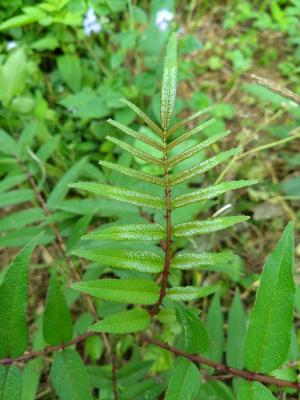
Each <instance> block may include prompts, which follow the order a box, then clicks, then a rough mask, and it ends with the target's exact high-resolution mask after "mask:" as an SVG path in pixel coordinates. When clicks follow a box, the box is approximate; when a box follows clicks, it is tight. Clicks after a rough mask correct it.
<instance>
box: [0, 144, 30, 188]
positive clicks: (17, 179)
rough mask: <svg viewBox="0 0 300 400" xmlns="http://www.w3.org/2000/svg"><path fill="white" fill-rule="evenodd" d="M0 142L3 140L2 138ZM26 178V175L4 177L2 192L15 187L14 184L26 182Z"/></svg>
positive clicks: (0, 186)
mask: <svg viewBox="0 0 300 400" xmlns="http://www.w3.org/2000/svg"><path fill="white" fill-rule="evenodd" d="M0 144H1V145H2V143H1V140H0ZM25 180H26V176H25V175H23V174H22V175H21V174H20V175H8V176H7V177H6V178H4V179H3V178H2V181H1V182H0V193H2V192H6V191H7V190H9V189H11V188H13V187H14V186H17V185H19V184H20V183H22V182H24V181H25Z"/></svg>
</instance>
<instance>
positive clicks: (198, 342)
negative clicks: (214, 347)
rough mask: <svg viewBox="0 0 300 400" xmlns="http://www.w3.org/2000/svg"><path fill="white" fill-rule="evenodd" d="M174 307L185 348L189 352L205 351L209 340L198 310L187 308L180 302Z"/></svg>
mask: <svg viewBox="0 0 300 400" xmlns="http://www.w3.org/2000/svg"><path fill="white" fill-rule="evenodd" d="M175 308H176V316H177V320H178V322H179V324H180V325H181V327H182V329H183V332H184V338H185V350H186V351H188V352H189V353H200V354H201V353H202V354H203V353H205V352H206V351H207V350H208V347H209V344H210V341H209V337H208V333H207V330H206V328H205V326H204V324H203V322H202V321H201V319H200V318H199V315H198V311H197V310H195V309H191V308H187V307H185V306H184V305H183V304H181V303H175Z"/></svg>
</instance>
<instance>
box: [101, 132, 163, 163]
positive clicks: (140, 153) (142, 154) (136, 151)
mask: <svg viewBox="0 0 300 400" xmlns="http://www.w3.org/2000/svg"><path fill="white" fill-rule="evenodd" d="M106 139H107V140H109V141H110V142H112V143H114V144H116V145H117V146H119V147H121V149H123V150H125V151H128V153H130V154H132V155H134V156H136V157H139V158H141V159H142V160H144V161H147V162H148V163H150V164H153V165H158V166H163V164H164V162H163V160H161V159H159V158H156V157H153V156H151V155H150V154H148V153H146V152H145V151H142V150H139V149H137V148H135V147H133V146H131V145H130V144H127V143H125V142H122V140H119V139H116V138H114V137H112V136H106Z"/></svg>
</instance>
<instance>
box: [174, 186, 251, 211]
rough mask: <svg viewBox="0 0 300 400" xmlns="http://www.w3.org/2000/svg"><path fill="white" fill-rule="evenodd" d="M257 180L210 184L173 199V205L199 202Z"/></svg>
mask: <svg viewBox="0 0 300 400" xmlns="http://www.w3.org/2000/svg"><path fill="white" fill-rule="evenodd" d="M255 183H257V181H255V180H244V181H232V182H224V183H220V184H219V185H214V186H209V187H207V188H204V189H199V190H196V191H195V192H191V193H187V194H183V195H180V196H177V197H174V198H173V199H172V202H171V205H172V207H173V208H178V207H183V206H186V205H188V204H193V203H197V202H199V201H203V200H208V199H212V198H214V197H216V196H219V195H220V194H223V193H226V192H228V191H229V190H235V189H239V188H243V187H245V186H250V185H254V184H255Z"/></svg>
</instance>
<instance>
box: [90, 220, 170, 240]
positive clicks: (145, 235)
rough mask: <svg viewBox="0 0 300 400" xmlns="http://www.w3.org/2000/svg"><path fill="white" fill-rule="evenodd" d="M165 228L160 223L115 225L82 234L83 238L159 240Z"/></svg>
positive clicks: (162, 237) (163, 235) (163, 234)
mask: <svg viewBox="0 0 300 400" xmlns="http://www.w3.org/2000/svg"><path fill="white" fill-rule="evenodd" d="M164 237H165V230H164V228H163V226H162V225H160V224H132V225H116V226H108V227H106V228H105V227H104V228H100V229H97V230H95V231H93V232H90V233H88V234H87V235H85V236H83V238H82V239H84V240H130V241H131V240H152V241H153V240H154V241H155V240H161V239H164Z"/></svg>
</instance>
